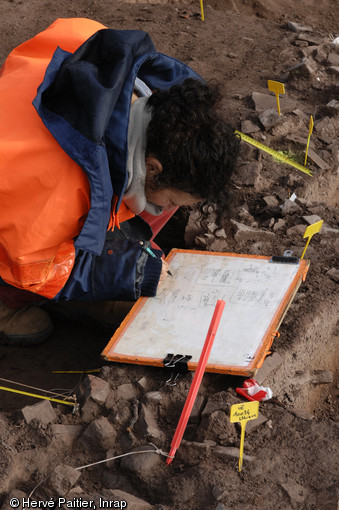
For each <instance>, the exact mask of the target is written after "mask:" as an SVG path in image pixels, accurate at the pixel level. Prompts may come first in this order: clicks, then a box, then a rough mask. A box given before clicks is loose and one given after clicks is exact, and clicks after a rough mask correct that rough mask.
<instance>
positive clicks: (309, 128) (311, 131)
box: [304, 115, 314, 166]
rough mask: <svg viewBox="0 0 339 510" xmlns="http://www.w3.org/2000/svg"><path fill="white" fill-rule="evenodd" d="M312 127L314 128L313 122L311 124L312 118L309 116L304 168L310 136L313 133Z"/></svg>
mask: <svg viewBox="0 0 339 510" xmlns="http://www.w3.org/2000/svg"><path fill="white" fill-rule="evenodd" d="M313 126H314V122H313V117H312V115H311V118H310V124H309V127H308V140H307V147H306V153H305V161H304V165H305V166H306V161H307V154H308V146H309V145H310V139H311V134H312V133H313Z"/></svg>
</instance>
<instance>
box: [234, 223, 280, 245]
mask: <svg viewBox="0 0 339 510" xmlns="http://www.w3.org/2000/svg"><path fill="white" fill-rule="evenodd" d="M231 222H232V223H233V225H234V226H235V227H236V230H237V231H236V233H235V235H234V239H235V240H236V241H237V242H247V241H265V240H269V239H273V237H274V236H275V234H274V233H273V232H270V231H268V230H259V229H257V228H253V227H249V226H248V225H244V224H243V223H239V222H238V221H235V220H231Z"/></svg>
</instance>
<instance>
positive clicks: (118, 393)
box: [114, 383, 137, 400]
mask: <svg viewBox="0 0 339 510" xmlns="http://www.w3.org/2000/svg"><path fill="white" fill-rule="evenodd" d="M114 396H115V398H116V399H117V400H132V399H133V398H135V397H136V396H137V391H136V388H135V386H134V385H133V384H132V383H126V384H121V385H120V386H118V387H117V389H116V390H115V391H114Z"/></svg>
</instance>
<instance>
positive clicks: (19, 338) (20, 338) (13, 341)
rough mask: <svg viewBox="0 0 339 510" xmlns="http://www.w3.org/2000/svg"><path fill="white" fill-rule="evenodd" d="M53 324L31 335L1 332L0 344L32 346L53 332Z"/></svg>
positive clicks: (41, 341)
mask: <svg viewBox="0 0 339 510" xmlns="http://www.w3.org/2000/svg"><path fill="white" fill-rule="evenodd" d="M53 330H54V328H53V325H51V326H49V327H48V328H47V329H44V330H43V331H39V333H32V334H31V335H6V333H3V332H0V345H13V346H14V347H30V346H31V345H38V344H41V343H43V342H44V341H45V340H47V338H48V337H50V336H51V334H52V333H53Z"/></svg>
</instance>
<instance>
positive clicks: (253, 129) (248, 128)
mask: <svg viewBox="0 0 339 510" xmlns="http://www.w3.org/2000/svg"><path fill="white" fill-rule="evenodd" d="M241 131H242V133H244V134H245V135H247V134H251V133H257V132H258V131H260V126H258V125H257V124H255V123H254V122H252V121H251V120H244V121H243V122H242V123H241Z"/></svg>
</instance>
